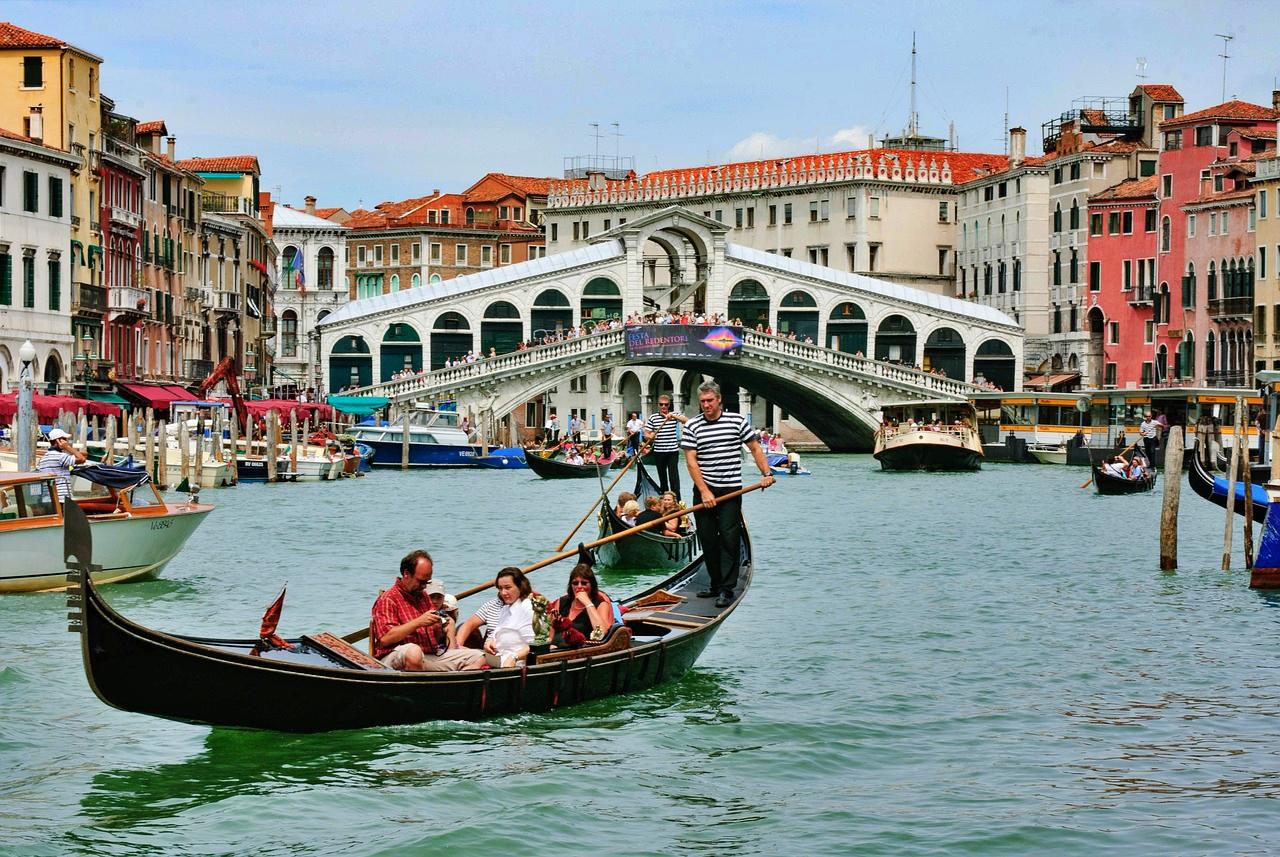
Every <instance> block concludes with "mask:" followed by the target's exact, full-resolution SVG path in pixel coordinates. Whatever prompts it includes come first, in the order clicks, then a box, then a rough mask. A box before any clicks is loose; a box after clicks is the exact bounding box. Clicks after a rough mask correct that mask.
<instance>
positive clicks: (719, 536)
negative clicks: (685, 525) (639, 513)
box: [680, 381, 773, 607]
mask: <svg viewBox="0 0 1280 857" xmlns="http://www.w3.org/2000/svg"><path fill="white" fill-rule="evenodd" d="M721 404H722V402H721V398H720V385H719V384H716V383H715V382H713V381H708V382H707V383H705V384H703V385H702V386H700V387H699V388H698V407H699V408H700V409H701V411H702V413H700V414H699V415H698V416H696V417H694V418H693V419H691V420H689V421H688V422H687V423H686V424H685V427H684V438H683V439H682V440H681V442H680V446H681V447H682V448H683V449H684V460H685V464H686V465H687V466H688V468H689V475H690V476H691V477H693V487H694V490H695V492H696V493H697V498H696V499H697V500H698V501H699V502H700V503H703V504H706V505H707V506H708V507H709V508H707V509H703V510H700V511H697V512H694V513H693V517H694V520H695V522H696V523H697V528H698V541H699V543H700V544H701V545H702V556H703V560H704V562H705V563H706V565H707V574H708V575H709V576H710V578H711V585H710V586H709V587H708V588H707V589H705V590H704V591H702V592H699V593H698V597H699V598H712V597H714V598H715V599H716V606H717V607H728V606H729V605H730V604H731V603H733V595H734V591H735V590H736V589H737V588H738V569H739V566H740V565H741V562H742V550H741V542H742V497H734V498H732V499H730V500H725V501H723V502H720V501H719V500H718V498H720V497H723V496H724V495H726V494H730V493H732V492H734V491H736V490H738V489H739V488H741V487H742V454H741V448H742V445H743V444H744V443H745V444H746V445H747V448H748V449H750V450H751V457H752V459H753V460H754V461H755V464H756V467H757V469H759V471H760V474H761V476H762V477H763V478H762V479H761V482H762V483H763V485H764V487H766V488H767V487H769V486H770V485H772V484H773V474H772V473H771V472H770V470H769V461H768V459H766V458H765V455H764V450H763V449H762V448H761V446H760V439H759V438H758V437H757V436H756V432H755V429H753V428H751V425H750V423H748V422H747V418H746V417H744V416H743V415H742V414H735V413H730V412H728V411H725V410H723V408H722V407H721Z"/></svg>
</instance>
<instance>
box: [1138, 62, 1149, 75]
mask: <svg viewBox="0 0 1280 857" xmlns="http://www.w3.org/2000/svg"><path fill="white" fill-rule="evenodd" d="M1146 79H1147V58H1146V57H1138V80H1146Z"/></svg>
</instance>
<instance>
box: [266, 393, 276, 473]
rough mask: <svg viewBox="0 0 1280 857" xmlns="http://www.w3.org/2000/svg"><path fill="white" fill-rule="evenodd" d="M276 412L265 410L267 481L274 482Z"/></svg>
mask: <svg viewBox="0 0 1280 857" xmlns="http://www.w3.org/2000/svg"><path fill="white" fill-rule="evenodd" d="M276 419H277V417H276V412H275V411H267V481H268V482H275V481H276V479H277V474H276V455H277V452H278V449H279V447H277V446H276Z"/></svg>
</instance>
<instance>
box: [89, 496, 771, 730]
mask: <svg viewBox="0 0 1280 857" xmlns="http://www.w3.org/2000/svg"><path fill="white" fill-rule="evenodd" d="M78 517H79V518H80V519H81V520H82V521H83V520H84V518H83V515H80V516H78ZM73 531H74V533H73ZM88 539H89V535H88V526H87V522H86V523H85V524H84V526H83V527H75V526H74V525H71V524H69V525H68V527H67V535H66V542H67V547H66V552H67V556H68V565H69V567H74V569H75V570H74V571H71V572H70V573H69V574H68V578H69V581H71V582H72V585H71V586H70V587H68V590H67V606H68V608H69V610H70V612H69V615H70V619H71V621H70V630H71V631H73V632H77V633H79V634H80V644H81V646H80V648H81V653H82V655H83V660H84V670H85V677H86V678H87V679H88V681H89V686H90V687H91V688H92V689H93V692H94V693H95V694H96V695H97V696H98V698H99V699H101V700H102V701H103V702H105V703H107V704H108V705H111V706H113V707H115V708H119V709H122V710H124V711H132V712H136V713H139V714H150V715H153V716H156V717H163V718H166V719H170V720H180V721H184V722H189V723H201V724H207V725H211V726H231V727H245V728H253V729H272V730H277V731H281V732H324V731H329V730H334V729H361V728H367V727H372V726H390V725H397V724H408V723H422V722H426V721H430V720H478V719H482V718H487V717H495V716H499V715H506V714H513V713H517V712H538V711H548V710H550V709H553V708H560V707H563V706H567V705H573V704H576V703H579V702H583V701H586V700H590V699H600V698H602V697H609V696H615V695H617V694H622V693H629V692H632V691H638V690H645V689H647V688H650V687H652V686H654V685H656V684H658V683H659V682H664V681H670V680H672V679H676V678H679V677H680V676H682V675H683V674H684V673H685V672H686V671H687V670H688V669H689V668H690V667H692V666H693V664H694V662H695V661H696V660H697V658H698V656H699V655H700V654H701V653H702V650H703V649H704V648H705V647H706V645H707V643H708V642H710V640H711V637H712V636H713V635H714V634H715V632H716V631H717V630H718V629H719V627H720V624H721V622H723V621H724V620H725V619H726V618H727V617H728V616H729V614H730V613H732V612H733V611H734V609H735V608H736V607H737V605H738V604H739V602H740V601H741V599H742V597H743V596H744V595H745V594H746V591H747V588H748V587H749V586H750V584H751V577H752V561H751V546H750V542H749V541H748V539H747V536H746V531H745V529H744V531H743V543H742V551H743V566H742V574H741V576H740V578H739V584H738V589H737V590H736V591H735V593H734V596H735V597H734V599H733V601H732V603H731V604H730V605H729V606H728V607H725V608H723V609H717V608H716V607H715V606H714V603H713V601H712V600H711V599H709V598H695V597H693V593H694V592H696V591H698V590H699V589H704V588H706V587H707V585H708V581H707V574H706V570H705V568H704V566H703V564H702V562H701V560H699V561H697V562H694V563H691V564H690V565H689V566H687V567H686V568H684V569H682V570H681V571H679V572H678V573H677V574H675V575H673V576H672V577H670V578H668V579H667V580H665V581H663V582H662V583H660V584H659V585H657V586H655V587H652V588H651V589H648V590H646V591H644V592H642V593H640V594H639V595H635V596H632V597H631V598H628V599H626V600H625V601H623V602H622V603H623V604H624V605H626V606H627V607H629V608H631V609H630V612H628V613H627V614H626V617H625V618H626V622H625V624H623V625H615V626H614V627H613V628H611V629H610V632H609V634H608V635H607V636H606V638H605V640H604V641H602V642H601V643H600V644H598V645H595V646H592V647H591V648H588V649H578V650H573V651H568V652H552V653H550V654H549V655H543V656H540V657H539V658H538V659H537V662H536V663H532V664H530V665H528V666H526V667H523V668H511V669H495V670H474V671H465V672H449V673H424V672H418V673H413V672H398V671H395V670H390V669H387V668H385V667H383V666H382V665H381V664H379V663H378V662H377V661H374V660H373V659H372V658H370V657H369V656H368V655H366V654H365V653H363V652H361V651H359V650H357V649H355V648H354V647H352V646H350V645H349V644H346V643H344V642H343V641H342V640H341V639H339V638H336V637H333V636H332V635H328V634H320V635H315V636H303V637H300V638H296V639H293V640H289V642H290V643H291V644H292V645H293V646H294V648H293V649H292V650H286V649H279V648H269V649H267V650H265V651H263V650H262V644H261V642H260V641H258V640H252V639H248V640H244V639H241V640H219V639H209V638H204V637H188V636H178V635H175V634H168V633H165V632H162V631H154V630H152V629H150V628H146V627H143V626H142V625H138V624H136V623H134V622H131V621H129V620H128V619H126V618H125V617H123V616H121V615H120V614H119V613H117V612H116V611H115V610H113V609H112V608H111V606H110V605H108V604H107V603H106V601H104V600H103V599H102V597H101V596H100V595H99V594H98V591H97V588H96V587H95V586H94V585H93V583H92V581H91V580H90V579H89V578H88V574H87V569H88V567H89V565H90V562H91V561H89V560H88V559H87V557H88V556H89V555H90V554H91V553H92V550H91V548H89V547H83V548H82V549H77V548H76V547H75V546H74V545H76V544H80V545H86V544H87V542H88ZM77 540H78V541H77ZM73 555H74V556H76V557H77V561H76V562H75V563H74V564H73V563H72V562H71V559H70V557H71V556H73ZM82 555H83V556H84V557H85V558H86V559H85V560H84V561H81V560H80V557H81V556H82Z"/></svg>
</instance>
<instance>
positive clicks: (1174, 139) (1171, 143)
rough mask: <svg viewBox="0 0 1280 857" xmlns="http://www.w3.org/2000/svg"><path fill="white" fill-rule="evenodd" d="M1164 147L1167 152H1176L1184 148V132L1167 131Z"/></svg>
mask: <svg viewBox="0 0 1280 857" xmlns="http://www.w3.org/2000/svg"><path fill="white" fill-rule="evenodd" d="M1164 147H1165V149H1166V150H1167V151H1170V152H1176V151H1177V150H1178V149H1181V148H1182V132H1181V131H1166V132H1165V135H1164Z"/></svg>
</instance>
